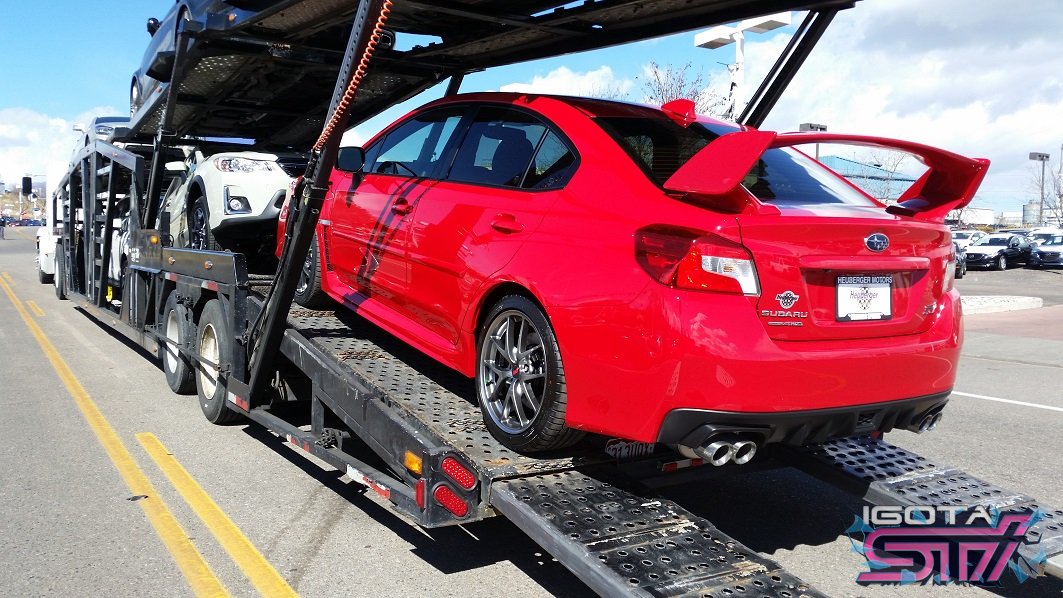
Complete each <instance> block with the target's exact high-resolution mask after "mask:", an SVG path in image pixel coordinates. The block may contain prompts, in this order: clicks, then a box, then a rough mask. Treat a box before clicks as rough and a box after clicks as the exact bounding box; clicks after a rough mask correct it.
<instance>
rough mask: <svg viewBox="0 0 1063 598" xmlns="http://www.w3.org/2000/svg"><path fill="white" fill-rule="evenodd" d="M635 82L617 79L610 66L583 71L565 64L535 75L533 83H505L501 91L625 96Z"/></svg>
mask: <svg viewBox="0 0 1063 598" xmlns="http://www.w3.org/2000/svg"><path fill="white" fill-rule="evenodd" d="M634 85H635V82H634V81H632V80H631V79H624V78H618V77H617V76H616V75H615V74H614V73H613V69H612V68H610V67H608V66H601V67H599V68H597V69H594V70H593V71H586V72H582V73H580V72H576V71H573V70H572V69H570V68H568V67H564V66H563V67H560V68H557V69H554V70H552V71H550V72H549V73H547V74H546V75H536V76H534V77H532V80H531V82H530V83H510V84H508V85H503V86H502V87H501V89H500V91H510V92H516V93H549V94H559V95H576V96H590V97H595V96H600V97H617V96H622V95H626V94H627V93H628V92H630V91H631V88H632V87H634Z"/></svg>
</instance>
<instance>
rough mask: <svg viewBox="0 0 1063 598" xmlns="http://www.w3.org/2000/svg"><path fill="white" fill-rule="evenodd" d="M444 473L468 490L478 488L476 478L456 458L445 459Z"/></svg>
mask: <svg viewBox="0 0 1063 598" xmlns="http://www.w3.org/2000/svg"><path fill="white" fill-rule="evenodd" d="M443 473H445V474H447V475H448V476H450V478H451V479H452V480H454V481H455V482H457V483H458V485H459V486H461V487H462V488H464V489H466V490H472V489H473V488H475V487H476V476H474V475H473V474H472V472H471V471H469V470H468V469H466V468H465V466H464V465H462V464H461V462H460V461H458V460H457V459H455V458H454V457H447V458H446V459H443Z"/></svg>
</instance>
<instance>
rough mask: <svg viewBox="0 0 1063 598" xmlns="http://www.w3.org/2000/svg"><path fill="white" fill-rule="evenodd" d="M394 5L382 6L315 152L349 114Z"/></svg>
mask: <svg viewBox="0 0 1063 598" xmlns="http://www.w3.org/2000/svg"><path fill="white" fill-rule="evenodd" d="M392 5H394V2H393V1H392V0H384V4H383V5H382V6H381V7H380V14H379V15H378V16H377V19H376V24H375V25H373V33H372V34H370V35H369V43H367V44H366V46H365V51H363V52H362V58H361V60H359V61H358V68H356V69H355V71H354V76H353V77H351V80H350V82H349V83H348V84H347V90H346V91H344V92H343V98H342V99H340V101H339V103H338V104H336V111H335V112H333V113H332V116H331V117H330V118H329V121H328V124H326V125H325V128H324V129H322V131H321V136H320V137H318V138H317V143H315V144H314V151H315V152H320V151H321V150H322V148H324V147H325V141H326V140H327V139H328V138H329V136H330V135H332V132H333V130H335V128H336V126H337V125H338V124H339V123H340V121H341V120H342V119H343V118H345V117H346V116H347V110H348V108H350V105H351V100H353V99H354V96H355V94H356V93H358V86H359V85H361V83H362V79H364V78H365V73H366V71H368V70H369V61H370V60H371V59H372V58H373V52H374V51H375V50H376V47H377V45H378V44H379V43H380V38H381V36H382V35H383V32H384V24H385V23H387V21H388V15H390V14H391V7H392Z"/></svg>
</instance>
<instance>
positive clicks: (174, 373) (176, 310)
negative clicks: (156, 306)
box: [159, 292, 196, 395]
mask: <svg viewBox="0 0 1063 598" xmlns="http://www.w3.org/2000/svg"><path fill="white" fill-rule="evenodd" d="M188 316H189V313H188V308H187V307H185V306H184V305H182V304H181V303H178V302H177V293H176V292H173V293H170V295H169V296H168V297H167V298H166V304H165V306H163V308H162V320H161V322H162V330H161V332H162V336H163V337H164V338H165V339H166V341H167V342H163V343H159V361H160V364H159V365H161V366H162V373H163V374H164V375H165V376H166V384H167V385H168V386H169V387H170V390H172V391H174V392H175V393H177V394H179V395H188V394H192V393H194V392H196V377H195V370H193V369H192V364H191V363H190V362H189V361H188V357H186V356H185V355H182V354H181V352H180V351H178V350H175V349H174V348H173V347H172V346H171V345H178V346H180V347H187V346H189V345H188V340H189V339H190V338H191V337H192V335H193V334H195V330H194V329H193V328H192V320H191V318H189V317H188Z"/></svg>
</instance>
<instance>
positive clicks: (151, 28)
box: [148, 17, 159, 37]
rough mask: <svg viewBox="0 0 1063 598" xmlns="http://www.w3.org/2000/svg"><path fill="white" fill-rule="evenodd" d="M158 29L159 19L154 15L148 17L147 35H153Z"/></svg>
mask: <svg viewBox="0 0 1063 598" xmlns="http://www.w3.org/2000/svg"><path fill="white" fill-rule="evenodd" d="M158 30H159V20H158V19H156V18H155V17H152V18H150V19H148V35H150V36H152V37H155V32H156V31H158Z"/></svg>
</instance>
